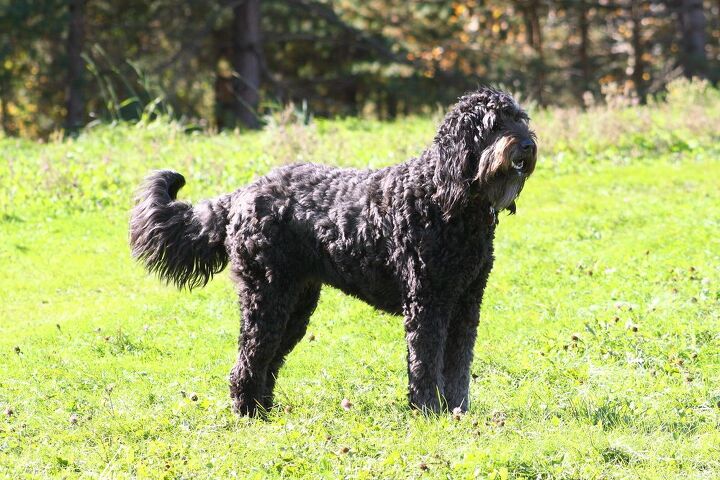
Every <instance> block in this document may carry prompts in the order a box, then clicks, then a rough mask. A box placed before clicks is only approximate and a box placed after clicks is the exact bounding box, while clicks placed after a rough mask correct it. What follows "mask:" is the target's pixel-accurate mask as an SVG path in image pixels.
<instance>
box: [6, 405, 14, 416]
mask: <svg viewBox="0 0 720 480" xmlns="http://www.w3.org/2000/svg"><path fill="white" fill-rule="evenodd" d="M14 414H15V411H14V410H13V409H12V407H5V415H6V416H8V417H12V416H13V415H14Z"/></svg>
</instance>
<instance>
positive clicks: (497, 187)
mask: <svg viewBox="0 0 720 480" xmlns="http://www.w3.org/2000/svg"><path fill="white" fill-rule="evenodd" d="M524 185H525V177H524V176H522V175H520V174H515V173H514V172H511V173H510V177H506V178H503V179H497V180H496V181H494V182H493V185H491V186H489V187H490V188H489V191H488V199H489V200H490V203H491V204H492V206H493V207H494V208H495V210H497V211H500V210H505V209H506V208H508V207H509V206H510V204H511V203H512V202H514V201H515V199H516V198H517V197H518V196H519V195H520V191H521V190H522V188H523V186H524Z"/></svg>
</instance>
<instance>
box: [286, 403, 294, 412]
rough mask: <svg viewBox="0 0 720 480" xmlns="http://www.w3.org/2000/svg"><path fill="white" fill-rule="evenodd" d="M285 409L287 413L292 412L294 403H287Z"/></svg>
mask: <svg viewBox="0 0 720 480" xmlns="http://www.w3.org/2000/svg"><path fill="white" fill-rule="evenodd" d="M284 410H285V413H292V411H293V407H292V405H285V408H284Z"/></svg>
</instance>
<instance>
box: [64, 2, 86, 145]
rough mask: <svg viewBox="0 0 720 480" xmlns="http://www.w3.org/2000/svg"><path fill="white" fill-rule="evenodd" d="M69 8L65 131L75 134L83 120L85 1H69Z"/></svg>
mask: <svg viewBox="0 0 720 480" xmlns="http://www.w3.org/2000/svg"><path fill="white" fill-rule="evenodd" d="M69 8H70V21H69V29H68V40H67V57H68V59H67V62H68V76H67V87H66V88H67V90H66V96H65V99H66V108H67V116H66V118H65V129H66V130H67V131H69V132H75V131H77V130H78V129H79V128H80V127H82V126H83V124H84V120H85V118H84V117H85V103H84V100H83V70H84V68H85V62H84V61H83V58H82V55H81V54H82V49H83V44H84V42H85V0H70V2H69Z"/></svg>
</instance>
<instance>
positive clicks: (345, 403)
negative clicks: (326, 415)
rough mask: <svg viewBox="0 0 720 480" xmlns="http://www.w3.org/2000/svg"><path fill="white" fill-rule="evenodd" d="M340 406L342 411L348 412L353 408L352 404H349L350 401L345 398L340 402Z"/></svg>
mask: <svg viewBox="0 0 720 480" xmlns="http://www.w3.org/2000/svg"><path fill="white" fill-rule="evenodd" d="M340 406H341V407H342V408H343V409H344V410H350V409H351V408H352V407H353V404H352V402H351V401H350V400H348V399H347V398H343V399H342V402H340Z"/></svg>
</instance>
